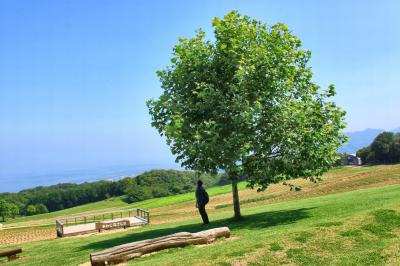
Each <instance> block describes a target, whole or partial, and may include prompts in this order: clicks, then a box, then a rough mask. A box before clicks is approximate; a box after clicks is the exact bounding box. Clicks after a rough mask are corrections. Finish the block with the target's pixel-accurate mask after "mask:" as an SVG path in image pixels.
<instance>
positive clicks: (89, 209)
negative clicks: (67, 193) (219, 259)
mask: <svg viewBox="0 0 400 266" xmlns="http://www.w3.org/2000/svg"><path fill="white" fill-rule="evenodd" d="M245 187H246V184H245V183H244V182H243V183H240V184H239V189H244V188H245ZM207 191H208V194H209V195H210V196H216V195H220V194H226V193H229V192H230V191H231V185H225V186H220V187H212V188H210V189H208V190H207ZM193 197H194V196H193V193H192V192H190V193H185V194H180V195H175V196H168V197H163V198H155V199H149V200H145V201H141V202H137V203H132V204H129V203H127V202H126V201H125V196H121V197H115V198H110V199H107V200H103V201H99V202H93V203H89V204H85V205H81V206H77V207H73V208H69V209H65V210H61V211H56V212H51V213H45V214H39V215H33V216H24V217H18V218H16V219H13V220H9V221H7V222H6V223H4V226H5V227H8V226H10V227H13V226H26V225H31V224H35V221H37V223H38V224H40V223H43V224H46V223H51V224H54V219H55V218H57V217H65V216H75V215H81V214H85V213H101V212H104V211H110V210H124V209H130V208H142V209H152V208H158V207H163V206H169V205H173V204H177V203H182V202H188V201H192V200H193Z"/></svg>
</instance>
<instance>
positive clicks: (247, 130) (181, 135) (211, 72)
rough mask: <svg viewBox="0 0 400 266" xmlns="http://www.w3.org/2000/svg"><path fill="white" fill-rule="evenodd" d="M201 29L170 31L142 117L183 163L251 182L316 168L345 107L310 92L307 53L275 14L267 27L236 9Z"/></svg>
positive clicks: (331, 145)
mask: <svg viewBox="0 0 400 266" xmlns="http://www.w3.org/2000/svg"><path fill="white" fill-rule="evenodd" d="M212 24H213V27H214V35H215V41H210V40H206V36H205V32H203V31H202V30H198V31H197V35H196V36H195V37H194V38H189V39H182V38H181V39H179V44H178V45H176V46H175V47H174V50H173V56H172V59H171V65H170V66H168V67H166V68H165V69H164V70H162V71H158V72H157V74H158V76H159V78H160V81H161V84H162V88H163V89H164V92H163V94H162V95H161V96H160V97H159V98H158V99H157V100H154V99H152V100H149V101H148V102H147V105H148V108H149V112H150V115H151V117H152V126H154V127H155V128H156V129H157V130H158V132H159V133H160V135H162V136H163V135H164V136H166V139H167V144H168V145H169V146H170V147H171V151H172V153H173V154H174V155H176V161H177V162H180V163H181V164H182V166H183V167H185V168H188V169H192V170H196V171H199V172H214V173H215V172H218V171H221V170H223V171H225V172H226V173H227V174H228V176H229V179H230V180H231V182H232V192H233V205H234V213H235V217H240V206H239V196H238V188H237V183H238V180H239V177H241V176H246V177H247V178H248V182H249V185H250V186H251V187H252V188H254V187H258V189H259V190H263V189H266V188H267V186H268V185H269V184H271V183H278V182H280V181H283V180H288V179H293V178H299V177H303V178H309V179H311V180H313V181H315V180H316V177H318V176H320V175H321V174H322V173H324V172H325V171H327V170H328V169H329V168H330V167H331V166H332V164H333V162H334V161H335V160H336V159H337V158H336V157H337V156H336V150H337V148H338V147H339V146H340V145H341V144H342V143H344V141H345V136H344V135H343V134H342V133H341V130H342V129H343V128H344V127H345V123H344V116H345V112H344V111H342V110H341V109H340V108H339V107H337V106H336V105H335V103H334V102H333V101H329V100H328V99H329V98H330V97H332V96H334V95H335V90H334V87H333V85H330V86H329V88H328V89H327V90H326V91H322V92H320V87H319V86H318V85H317V84H315V83H314V82H312V80H311V79H312V76H313V73H312V72H311V69H310V67H308V66H307V63H308V61H309V59H310V52H309V51H307V50H304V49H302V48H301V42H300V40H299V39H298V38H297V37H296V36H294V35H292V34H291V32H290V31H289V30H288V28H287V27H286V26H285V25H284V24H281V23H278V24H275V25H273V26H269V25H267V24H264V23H262V22H260V21H258V20H253V19H250V18H249V17H248V16H241V15H239V14H238V13H237V12H236V11H232V12H230V13H228V14H227V15H226V16H225V17H224V18H223V19H219V18H215V19H214V20H213V23H212Z"/></svg>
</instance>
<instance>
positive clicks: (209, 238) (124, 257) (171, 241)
mask: <svg viewBox="0 0 400 266" xmlns="http://www.w3.org/2000/svg"><path fill="white" fill-rule="evenodd" d="M220 237H225V238H228V237H230V230H229V228H228V227H219V228H214V229H209V230H205V231H200V232H198V233H187V232H181V233H176V234H172V235H167V236H163V237H157V238H153V239H147V240H142V241H136V242H132V243H128V244H123V245H119V246H116V247H113V248H109V249H106V250H103V251H101V252H96V253H92V254H90V261H91V264H92V265H93V266H104V265H110V264H115V263H121V262H125V261H128V260H131V259H135V258H139V257H141V256H143V255H144V254H147V253H152V252H155V251H159V250H162V249H167V248H176V247H183V246H187V245H201V244H203V245H204V244H209V243H211V242H214V241H215V240H216V239H217V238H220Z"/></svg>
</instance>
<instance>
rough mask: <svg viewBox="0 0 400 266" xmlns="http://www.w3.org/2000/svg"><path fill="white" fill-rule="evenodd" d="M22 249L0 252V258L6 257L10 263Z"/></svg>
mask: <svg viewBox="0 0 400 266" xmlns="http://www.w3.org/2000/svg"><path fill="white" fill-rule="evenodd" d="M21 252H22V249H21V248H16V249H10V250H6V251H1V252H0V258H2V257H7V258H8V261H12V260H15V259H17V258H18V257H17V254H19V253H21Z"/></svg>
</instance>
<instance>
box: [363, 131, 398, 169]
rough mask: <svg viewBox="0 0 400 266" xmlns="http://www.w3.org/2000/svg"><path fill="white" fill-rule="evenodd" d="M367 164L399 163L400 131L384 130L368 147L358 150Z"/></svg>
mask: <svg viewBox="0 0 400 266" xmlns="http://www.w3.org/2000/svg"><path fill="white" fill-rule="evenodd" d="M357 156H359V157H360V158H361V161H362V162H363V163H366V164H379V163H399V162H400V133H393V132H382V133H381V134H379V135H378V136H377V137H376V138H375V139H374V141H373V142H372V143H371V144H370V145H369V146H367V147H364V148H362V149H360V150H358V151H357Z"/></svg>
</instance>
